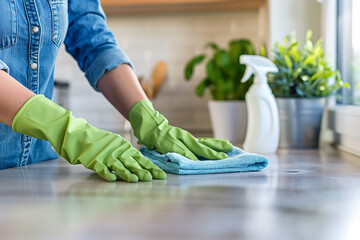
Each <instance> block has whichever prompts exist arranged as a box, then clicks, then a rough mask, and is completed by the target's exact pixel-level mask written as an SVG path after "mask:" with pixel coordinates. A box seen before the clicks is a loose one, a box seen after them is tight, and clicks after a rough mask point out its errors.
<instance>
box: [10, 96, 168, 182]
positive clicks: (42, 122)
mask: <svg viewBox="0 0 360 240" xmlns="http://www.w3.org/2000/svg"><path fill="white" fill-rule="evenodd" d="M12 128H13V130H14V131H16V132H19V133H23V134H26V135H28V136H32V137H36V138H39V139H43V140H48V141H49V142H50V143H51V145H52V146H53V147H54V149H55V150H56V152H57V153H58V154H59V155H60V156H62V157H64V158H65V159H66V160H67V161H68V162H69V163H71V164H79V163H81V164H82V165H84V166H85V167H86V168H88V169H91V170H94V171H95V172H96V173H97V174H98V175H99V176H100V177H102V178H104V179H105V180H107V181H116V179H117V177H116V175H115V174H114V173H112V172H111V171H113V172H115V173H116V174H117V175H118V176H119V177H120V178H121V179H123V180H125V181H127V182H137V181H138V180H139V179H140V180H141V181H151V180H152V178H157V179H165V178H166V174H165V173H164V172H163V171H162V170H161V169H160V168H158V167H157V166H156V165H155V164H153V163H152V162H151V161H150V160H148V159H147V158H145V157H144V156H142V155H141V153H140V152H139V151H138V150H137V149H135V148H133V147H132V146H131V144H130V143H129V142H127V141H126V140H125V139H124V138H122V137H121V136H119V135H117V134H114V133H110V132H107V131H104V130H101V129H97V128H94V127H92V126H91V125H90V124H89V123H87V122H86V121H85V120H84V119H82V118H75V117H74V116H72V114H71V112H70V111H68V110H66V109H64V108H62V107H60V106H59V105H57V104H56V103H54V102H52V101H50V100H49V99H47V98H45V97H44V96H43V95H36V96H34V97H32V98H30V99H29V100H28V101H27V102H26V103H25V104H24V105H23V106H22V107H21V109H20V110H19V112H18V113H17V114H16V116H15V118H14V120H13V123H12Z"/></svg>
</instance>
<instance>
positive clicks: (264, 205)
mask: <svg viewBox="0 0 360 240" xmlns="http://www.w3.org/2000/svg"><path fill="white" fill-rule="evenodd" d="M267 157H268V158H269V166H268V167H267V168H266V169H264V170H263V171H261V172H247V173H230V174H210V175H189V176H178V175H173V174H168V179H167V180H154V181H153V182H139V183H125V182H121V181H119V182H116V183H108V182H105V181H103V180H102V179H100V178H99V177H98V176H97V175H96V174H95V173H92V172H91V171H89V170H87V169H85V168H84V167H83V166H81V165H76V166H72V165H70V164H68V163H67V162H66V161H65V160H63V159H58V160H51V161H47V162H43V163H39V164H34V165H30V166H26V167H21V168H13V169H5V170H1V171H0V239H2V240H7V239H61V240H63V239H84V240H85V239H86V240H91V239H126V240H128V239H157V240H159V239H277V240H281V239H291V240H294V239H326V240H335V239H346V240H352V239H354V240H355V239H356V240H358V239H360V227H359V226H360V158H358V157H355V156H353V155H350V154H346V153H342V152H339V151H337V150H333V149H326V150H320V151H318V150H280V151H278V153H277V154H274V155H267Z"/></svg>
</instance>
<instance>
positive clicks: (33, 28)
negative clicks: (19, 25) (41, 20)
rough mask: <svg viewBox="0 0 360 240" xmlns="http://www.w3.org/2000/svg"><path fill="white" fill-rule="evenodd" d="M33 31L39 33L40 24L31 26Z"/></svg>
mask: <svg viewBox="0 0 360 240" xmlns="http://www.w3.org/2000/svg"><path fill="white" fill-rule="evenodd" d="M31 31H32V32H33V33H38V32H39V27H38V26H33V27H32V28H31Z"/></svg>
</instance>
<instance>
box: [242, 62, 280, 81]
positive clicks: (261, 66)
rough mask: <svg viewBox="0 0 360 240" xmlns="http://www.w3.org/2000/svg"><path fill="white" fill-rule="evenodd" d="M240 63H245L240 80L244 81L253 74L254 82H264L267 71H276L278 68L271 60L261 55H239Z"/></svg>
mask: <svg viewBox="0 0 360 240" xmlns="http://www.w3.org/2000/svg"><path fill="white" fill-rule="evenodd" d="M240 63H241V64H245V65H246V69H245V73H244V76H243V78H242V79H241V82H246V81H247V80H249V78H250V77H251V76H252V75H253V74H255V79H254V82H255V83H266V82H267V77H266V74H267V73H268V72H278V68H277V67H276V65H275V64H274V63H273V62H272V61H271V60H269V59H268V58H265V57H261V56H256V55H241V56H240Z"/></svg>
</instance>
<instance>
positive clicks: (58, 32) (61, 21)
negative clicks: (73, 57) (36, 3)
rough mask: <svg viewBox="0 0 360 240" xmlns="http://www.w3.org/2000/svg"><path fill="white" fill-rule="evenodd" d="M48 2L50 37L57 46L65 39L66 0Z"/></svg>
mask: <svg viewBox="0 0 360 240" xmlns="http://www.w3.org/2000/svg"><path fill="white" fill-rule="evenodd" d="M0 1H1V0H0ZM49 3H50V7H51V21H52V30H51V39H52V41H53V42H54V43H55V44H56V45H57V46H58V47H60V45H61V44H62V42H63V41H64V39H65V36H66V32H67V29H68V23H69V20H68V1H67V0H49Z"/></svg>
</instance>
